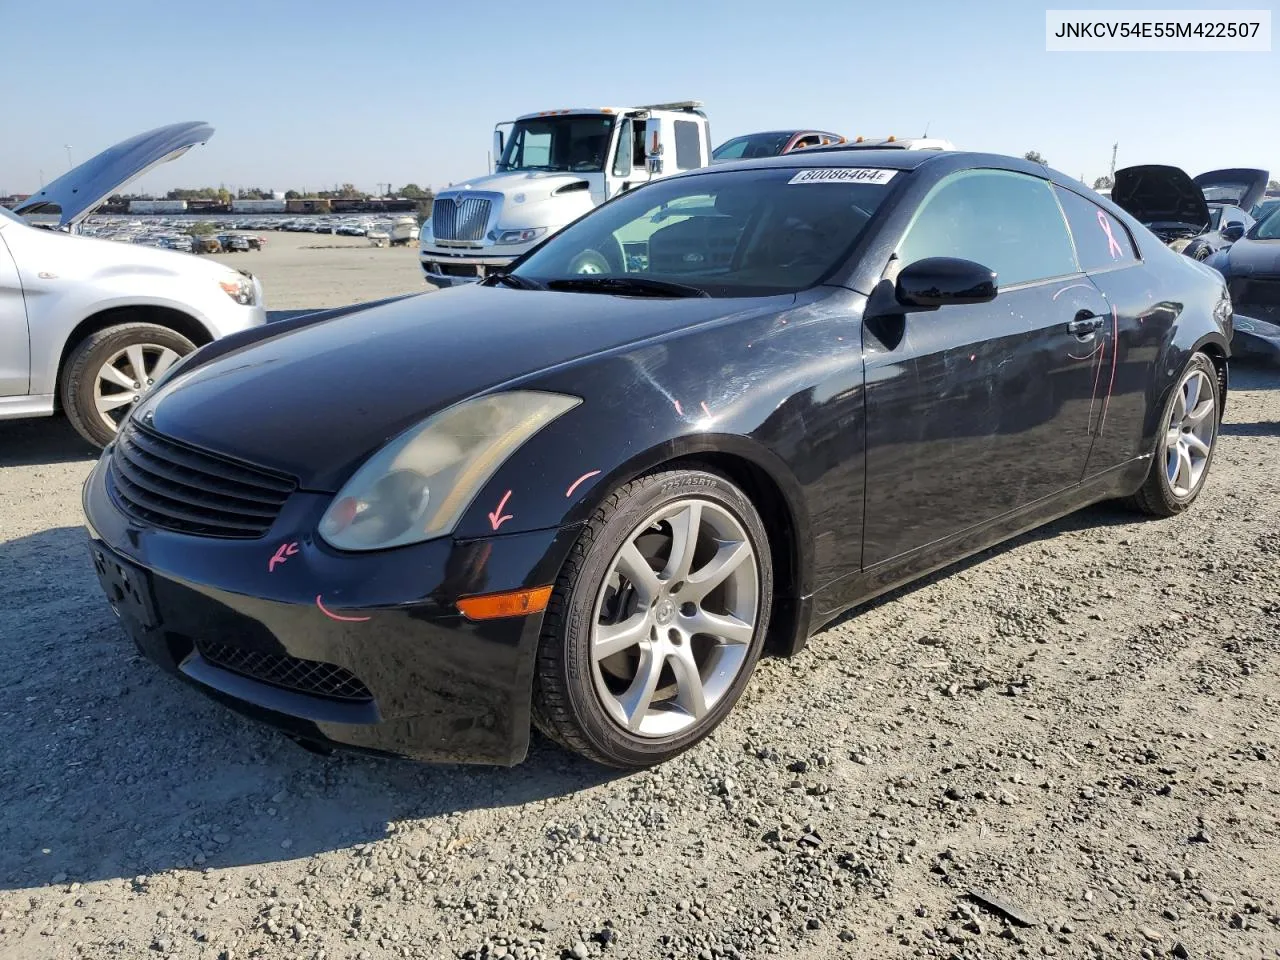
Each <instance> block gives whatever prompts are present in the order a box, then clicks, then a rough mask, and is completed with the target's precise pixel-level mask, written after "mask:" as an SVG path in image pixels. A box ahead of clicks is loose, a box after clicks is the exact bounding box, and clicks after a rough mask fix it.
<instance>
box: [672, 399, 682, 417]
mask: <svg viewBox="0 0 1280 960" xmlns="http://www.w3.org/2000/svg"><path fill="white" fill-rule="evenodd" d="M671 402H672V403H674V404H675V405H676V416H679V417H683V416H684V411H683V410H681V409H680V401H679V400H672V401H671Z"/></svg>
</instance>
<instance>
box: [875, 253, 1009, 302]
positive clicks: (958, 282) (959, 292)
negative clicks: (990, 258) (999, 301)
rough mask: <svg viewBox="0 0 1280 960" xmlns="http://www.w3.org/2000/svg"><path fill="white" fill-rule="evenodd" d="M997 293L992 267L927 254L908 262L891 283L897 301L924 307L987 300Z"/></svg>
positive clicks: (993, 297)
mask: <svg viewBox="0 0 1280 960" xmlns="http://www.w3.org/2000/svg"><path fill="white" fill-rule="evenodd" d="M996 293H997V287H996V274H995V271H994V270H991V269H990V268H988V267H984V266H983V265H982V264H980V263H974V262H973V261H972V260H961V259H958V258H956V257H928V258H926V259H924V260H917V261H916V262H915V263H911V264H908V265H907V266H905V267H903V268H902V271H901V272H900V273H899V274H898V281H897V283H896V284H895V285H894V294H895V296H896V297H897V299H898V302H899V303H900V304H902V305H903V306H906V307H923V308H926V309H928V308H932V307H944V306H947V305H949V304H960V303H990V302H991V301H992V300H994V299H995V298H996Z"/></svg>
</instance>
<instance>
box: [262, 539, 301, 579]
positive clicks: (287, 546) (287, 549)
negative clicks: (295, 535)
mask: <svg viewBox="0 0 1280 960" xmlns="http://www.w3.org/2000/svg"><path fill="white" fill-rule="evenodd" d="M297 552H298V541H297V540H295V541H293V543H282V544H280V549H279V550H277V551H276V553H275V556H273V557H272V558H271V559H270V560H268V561H267V573H275V572H276V564H277V563H284V562H285V561H286V560H288V559H289V558H290V557H292V556H293V555H294V554H295V553H297Z"/></svg>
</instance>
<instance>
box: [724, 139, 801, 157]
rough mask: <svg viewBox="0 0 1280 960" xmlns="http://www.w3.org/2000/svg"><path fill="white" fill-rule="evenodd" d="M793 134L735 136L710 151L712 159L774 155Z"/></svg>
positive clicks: (776, 154) (778, 152)
mask: <svg viewBox="0 0 1280 960" xmlns="http://www.w3.org/2000/svg"><path fill="white" fill-rule="evenodd" d="M792 136H793V134H791V133H790V132H784V133H753V134H751V135H750V136H746V137H735V138H734V139H732V140H730V141H729V142H728V143H722V144H720V146H718V147H716V148H715V150H713V151H712V152H711V159H712V160H754V159H755V158H757V157H776V156H778V155H779V154H780V153H782V150H783V148H784V147H785V146H786V145H787V141H789V140H790V139H791V137H792Z"/></svg>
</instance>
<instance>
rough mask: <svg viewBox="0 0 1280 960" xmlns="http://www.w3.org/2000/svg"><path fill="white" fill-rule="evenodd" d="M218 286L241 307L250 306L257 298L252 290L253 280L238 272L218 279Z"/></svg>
mask: <svg viewBox="0 0 1280 960" xmlns="http://www.w3.org/2000/svg"><path fill="white" fill-rule="evenodd" d="M218 286H220V287H221V288H222V292H223V293H225V294H226V295H227V296H228V297H230V298H231V299H232V300H234V301H235V302H236V303H238V304H240V305H241V306H242V307H252V306H253V304H254V302H255V300H256V299H257V296H256V294H255V293H254V290H253V280H252V279H250V278H249V277H246V276H244V275H243V274H240V273H233V274H230V275H228V277H227V279H226V280H219V281H218Z"/></svg>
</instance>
